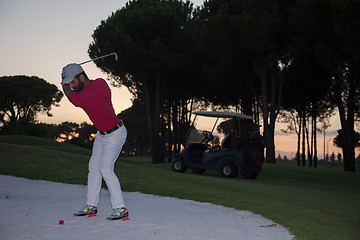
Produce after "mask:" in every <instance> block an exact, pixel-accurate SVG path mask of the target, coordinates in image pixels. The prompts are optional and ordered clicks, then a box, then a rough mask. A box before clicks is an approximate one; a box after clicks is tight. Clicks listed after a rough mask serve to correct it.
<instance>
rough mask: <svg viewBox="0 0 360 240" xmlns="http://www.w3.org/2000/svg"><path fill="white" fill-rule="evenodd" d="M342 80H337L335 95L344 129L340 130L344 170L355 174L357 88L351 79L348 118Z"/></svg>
mask: <svg viewBox="0 0 360 240" xmlns="http://www.w3.org/2000/svg"><path fill="white" fill-rule="evenodd" d="M340 81H341V80H340V79H339V78H338V77H336V78H335V94H336V104H337V106H338V109H339V115H340V123H341V127H342V129H340V130H338V133H339V136H340V139H341V142H342V150H343V156H344V170H345V171H349V172H355V171H356V167H355V144H354V136H353V134H354V101H355V99H354V97H355V86H354V83H353V81H352V80H351V79H350V80H349V81H350V84H349V96H348V106H347V118H346V113H345V107H344V103H343V101H342V95H341V86H340Z"/></svg>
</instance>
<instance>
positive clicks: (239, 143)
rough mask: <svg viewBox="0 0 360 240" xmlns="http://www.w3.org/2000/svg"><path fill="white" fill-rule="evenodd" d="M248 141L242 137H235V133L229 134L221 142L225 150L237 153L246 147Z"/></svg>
mask: <svg viewBox="0 0 360 240" xmlns="http://www.w3.org/2000/svg"><path fill="white" fill-rule="evenodd" d="M246 145H247V144H246V139H244V138H243V137H241V136H235V135H234V134H233V133H231V134H228V135H226V136H225V138H224V139H223V140H222V141H221V146H222V148H223V149H224V150H231V151H237V150H241V149H243V148H245V147H246Z"/></svg>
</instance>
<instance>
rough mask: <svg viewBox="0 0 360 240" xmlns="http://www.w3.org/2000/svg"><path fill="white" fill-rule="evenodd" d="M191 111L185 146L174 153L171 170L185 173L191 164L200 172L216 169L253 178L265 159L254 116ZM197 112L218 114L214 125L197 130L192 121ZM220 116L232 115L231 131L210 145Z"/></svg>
mask: <svg viewBox="0 0 360 240" xmlns="http://www.w3.org/2000/svg"><path fill="white" fill-rule="evenodd" d="M193 113H194V114H195V118H194V121H193V123H192V126H191V127H190V129H189V132H188V134H187V137H186V139H185V143H184V146H185V147H184V149H183V150H182V151H181V152H180V153H178V154H177V155H176V156H175V157H174V160H173V163H172V169H173V171H175V172H180V173H184V172H185V171H186V170H187V169H188V168H191V169H192V171H193V172H194V173H196V174H202V173H204V172H205V170H218V171H219V172H220V174H221V175H222V176H223V177H227V178H234V177H236V176H237V175H238V173H241V174H242V175H243V176H244V177H245V178H250V179H255V178H256V177H257V176H258V174H259V171H261V165H262V163H263V161H264V144H263V140H262V136H261V135H260V133H259V129H258V126H255V125H254V123H253V121H252V120H253V117H251V116H247V115H244V114H241V113H233V112H215V111H207V112H193ZM198 116H205V117H213V118H217V120H216V122H215V124H214V127H213V129H212V130H211V131H202V130H196V129H195V127H194V122H195V121H196V118H197V117H198ZM219 118H225V119H232V121H231V122H232V125H233V126H232V131H231V134H227V135H226V136H225V137H224V139H223V140H222V141H221V145H219V144H216V145H214V146H211V145H210V144H209V143H211V141H212V140H213V139H214V136H213V131H214V128H215V126H216V124H217V122H218V120H219ZM239 125H240V126H239ZM249 130H250V131H249Z"/></svg>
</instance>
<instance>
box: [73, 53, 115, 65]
mask: <svg viewBox="0 0 360 240" xmlns="http://www.w3.org/2000/svg"><path fill="white" fill-rule="evenodd" d="M111 55H115V60H116V61H117V59H118V57H117V54H116V53H115V52H113V53H109V54H106V55H104V56H101V57H97V58H94V59H90V60H88V61H85V62H82V63H79V65H82V64H84V63H88V62H92V61H95V60H98V59H101V58H105V57H108V56H111Z"/></svg>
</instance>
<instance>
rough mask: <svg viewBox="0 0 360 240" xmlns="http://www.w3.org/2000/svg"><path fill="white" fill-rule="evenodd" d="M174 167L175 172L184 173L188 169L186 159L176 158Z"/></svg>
mask: <svg viewBox="0 0 360 240" xmlns="http://www.w3.org/2000/svg"><path fill="white" fill-rule="evenodd" d="M172 169H173V171H174V172H180V173H184V172H185V171H186V166H185V163H184V161H183V160H182V159H181V158H175V159H174V161H173V163H172Z"/></svg>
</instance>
